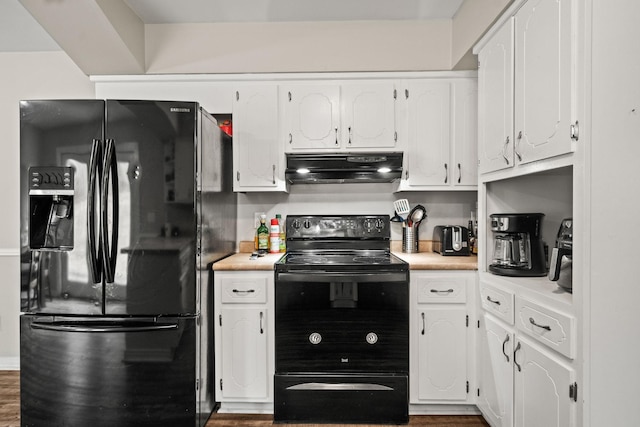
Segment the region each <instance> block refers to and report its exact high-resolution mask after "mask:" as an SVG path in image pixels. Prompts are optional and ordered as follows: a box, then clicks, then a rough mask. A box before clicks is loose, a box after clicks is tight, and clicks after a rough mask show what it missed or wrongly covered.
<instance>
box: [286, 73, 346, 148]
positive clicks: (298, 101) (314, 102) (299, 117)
mask: <svg viewBox="0 0 640 427" xmlns="http://www.w3.org/2000/svg"><path fill="white" fill-rule="evenodd" d="M284 94H285V96H286V99H285V100H284V115H285V117H284V123H285V125H284V126H285V128H286V129H288V135H285V140H286V142H285V147H286V148H285V150H286V151H296V150H304V149H315V150H319V149H330V150H335V149H336V148H338V147H340V87H339V86H336V85H307V86H295V87H290V88H288V89H286V90H285V91H284Z"/></svg>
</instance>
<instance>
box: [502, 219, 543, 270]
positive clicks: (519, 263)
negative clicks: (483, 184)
mask: <svg viewBox="0 0 640 427" xmlns="http://www.w3.org/2000/svg"><path fill="white" fill-rule="evenodd" d="M490 217H491V231H493V232H494V246H493V259H492V262H491V265H489V271H490V272H492V273H494V274H498V275H501V276H545V275H546V274H547V268H546V262H545V260H546V258H545V254H544V242H543V241H542V234H541V227H542V218H543V217H544V214H542V213H520V214H516V213H512V214H503V213H501V214H493V215H490Z"/></svg>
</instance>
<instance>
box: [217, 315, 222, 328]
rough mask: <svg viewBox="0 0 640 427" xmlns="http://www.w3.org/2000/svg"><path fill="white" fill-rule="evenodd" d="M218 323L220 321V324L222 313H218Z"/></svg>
mask: <svg viewBox="0 0 640 427" xmlns="http://www.w3.org/2000/svg"><path fill="white" fill-rule="evenodd" d="M218 323H220V326H222V314H219V315H218Z"/></svg>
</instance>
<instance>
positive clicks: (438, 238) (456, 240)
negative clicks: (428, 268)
mask: <svg viewBox="0 0 640 427" xmlns="http://www.w3.org/2000/svg"><path fill="white" fill-rule="evenodd" d="M432 244H433V251H434V252H437V253H439V254H441V255H453V256H468V255H469V229H468V228H467V227H462V226H459V225H436V226H435V227H434V228H433V241H432Z"/></svg>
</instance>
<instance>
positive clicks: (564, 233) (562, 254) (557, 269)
mask: <svg viewBox="0 0 640 427" xmlns="http://www.w3.org/2000/svg"><path fill="white" fill-rule="evenodd" d="M572 264H573V219H572V218H565V219H563V220H562V223H561V224H560V229H559V230H558V236H557V237H556V246H555V248H553V250H552V251H551V260H550V261H549V280H551V281H554V282H558V286H560V287H561V288H563V289H565V290H566V291H568V292H572V289H573V286H572V273H573V266H572Z"/></svg>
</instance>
